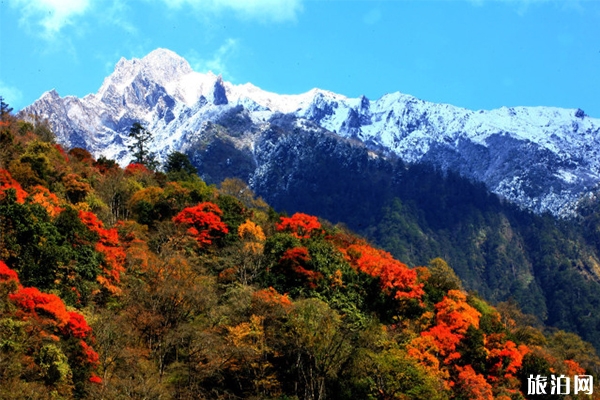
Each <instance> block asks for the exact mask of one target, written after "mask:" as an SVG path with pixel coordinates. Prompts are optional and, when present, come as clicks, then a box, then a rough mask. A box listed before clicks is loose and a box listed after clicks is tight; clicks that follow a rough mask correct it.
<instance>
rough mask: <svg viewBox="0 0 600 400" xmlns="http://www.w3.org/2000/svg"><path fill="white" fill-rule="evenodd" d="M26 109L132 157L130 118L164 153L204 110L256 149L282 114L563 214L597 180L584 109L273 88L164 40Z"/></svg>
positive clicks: (206, 118) (74, 135) (598, 129)
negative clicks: (98, 78)
mask: <svg viewBox="0 0 600 400" xmlns="http://www.w3.org/2000/svg"><path fill="white" fill-rule="evenodd" d="M24 113H25V114H27V113H30V114H33V115H38V116H40V117H42V118H47V119H48V120H49V121H50V123H51V124H52V126H53V128H54V130H55V132H56V133H57V135H58V137H59V140H60V141H61V142H62V143H63V144H65V145H66V146H68V147H72V146H80V147H87V148H88V149H89V150H91V151H92V152H93V153H94V154H95V155H97V156H98V155H100V154H102V155H105V156H108V157H112V158H115V159H117V160H118V161H119V162H121V163H125V162H127V161H128V160H129V154H128V152H127V142H128V140H129V139H128V138H127V131H128V129H129V128H130V126H131V124H132V123H133V122H141V123H143V124H144V125H145V126H146V127H147V128H148V129H150V130H151V131H152V132H154V133H155V135H156V142H155V149H153V150H155V151H157V152H158V153H159V154H162V155H164V154H166V153H167V152H169V151H172V150H181V149H191V148H192V147H193V146H192V147H190V145H189V142H190V141H193V140H197V139H198V138H199V137H200V136H201V135H202V133H201V132H203V129H204V127H205V125H206V124H207V122H214V123H217V124H220V125H224V126H225V127H226V128H227V129H231V130H234V131H236V132H237V134H240V135H244V134H245V132H252V135H250V136H249V137H248V138H246V139H244V140H245V143H246V145H247V146H249V148H251V149H254V148H255V141H256V140H259V139H258V136H256V135H255V133H256V132H262V131H265V130H266V129H267V128H265V129H263V127H264V126H265V124H267V125H268V123H269V121H271V120H272V119H273V118H275V119H279V120H281V115H280V114H283V115H284V116H285V118H286V119H287V120H288V121H292V120H296V121H297V122H298V124H297V126H301V125H302V126H305V125H306V126H309V125H310V124H312V126H318V127H319V129H326V130H328V131H330V132H333V133H335V134H337V135H339V136H342V137H344V138H351V139H358V140H360V141H362V142H364V143H365V144H366V145H367V146H369V147H370V148H371V149H373V150H375V151H383V152H384V153H386V154H389V153H395V154H396V155H398V156H400V157H401V158H402V159H404V160H405V161H408V162H420V161H425V162H429V163H432V164H434V165H436V166H437V167H438V168H441V169H451V170H454V171H456V172H459V173H460V174H462V175H464V176H466V177H469V178H471V179H473V180H476V181H481V182H484V183H485V184H486V185H487V187H488V188H489V189H490V190H492V191H493V192H495V193H497V194H500V195H502V196H503V197H505V198H507V199H509V200H511V201H514V202H516V203H517V204H520V205H521V206H524V207H527V208H529V209H531V210H534V211H536V212H543V211H550V212H552V213H554V214H557V215H559V214H568V213H569V212H570V211H571V210H572V209H573V204H575V202H576V201H577V199H578V198H579V197H580V196H581V195H583V194H585V193H589V192H590V191H591V190H592V189H593V188H594V187H595V186H596V185H598V184H599V183H600V150H598V149H600V120H598V119H594V118H590V117H588V116H586V115H585V113H584V112H583V111H582V110H573V109H560V108H553V107H502V108H499V109H496V110H490V111H484V110H479V111H472V110H467V109H464V108H460V107H455V106H452V105H450V104H437V103H431V102H427V101H423V100H420V99H418V98H416V97H413V96H410V95H407V94H403V93H400V92H394V93H389V94H386V95H384V96H382V97H381V98H379V99H377V100H369V99H368V98H366V97H365V96H361V97H359V98H348V97H346V96H343V95H340V94H336V93H333V92H330V91H326V90H322V89H318V88H315V89H312V90H309V91H308V92H306V93H302V94H292V95H290V94H278V93H273V92H269V91H265V90H262V89H260V88H259V87H257V86H255V85H253V84H251V83H246V84H243V85H235V84H232V83H230V82H226V81H224V80H223V79H222V77H221V76H220V75H215V74H213V73H212V72H208V73H206V74H202V73H199V72H196V71H194V70H193V69H192V68H191V67H190V65H189V63H188V62H187V61H186V60H185V59H183V58H182V57H180V56H179V55H177V54H175V53H174V52H172V51H170V50H166V49H157V50H155V51H153V52H152V53H150V54H148V55H147V56H146V57H144V58H142V59H135V58H134V59H131V60H127V59H124V58H123V59H121V60H120V61H119V62H118V63H117V65H116V67H115V70H114V72H113V73H112V74H111V75H110V76H108V77H107V78H106V79H105V80H104V83H103V84H102V86H101V87H100V90H99V91H98V93H96V94H91V95H88V96H86V97H84V98H83V99H78V98H75V97H69V96H67V97H64V98H61V97H60V96H59V95H58V93H56V91H50V92H47V93H45V94H44V95H43V96H42V98H40V99H39V100H38V101H37V102H35V103H34V104H33V105H31V106H30V107H28V108H26V109H25V110H24ZM305 123H306V124H305ZM289 126H293V124H292V125H289ZM186 151H187V150H186ZM190 151H192V150H190ZM253 151H254V150H253ZM254 156H256V157H257V159H259V158H260V155H258V154H255V155H254Z"/></svg>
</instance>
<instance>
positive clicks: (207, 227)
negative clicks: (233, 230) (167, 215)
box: [173, 202, 229, 246]
mask: <svg viewBox="0 0 600 400" xmlns="http://www.w3.org/2000/svg"><path fill="white" fill-rule="evenodd" d="M221 215H223V212H222V211H221V209H220V208H219V206H217V205H216V204H214V203H211V202H204V203H200V204H198V205H197V206H194V207H187V208H184V209H183V210H182V211H181V212H180V213H179V214H177V215H176V216H175V217H173V222H175V223H176V224H179V225H184V226H187V227H188V229H187V232H188V233H189V234H190V235H191V236H192V237H193V238H194V239H196V241H197V242H198V244H199V245H200V246H204V245H210V244H212V241H213V240H214V239H216V238H219V237H221V236H223V235H225V234H227V233H229V229H227V225H225V223H224V222H223V221H221Z"/></svg>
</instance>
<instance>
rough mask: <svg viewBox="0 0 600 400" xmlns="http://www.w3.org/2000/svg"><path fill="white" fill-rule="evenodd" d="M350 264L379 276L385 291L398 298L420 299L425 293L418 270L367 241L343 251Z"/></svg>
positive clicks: (376, 276)
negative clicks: (419, 279) (368, 243)
mask: <svg viewBox="0 0 600 400" xmlns="http://www.w3.org/2000/svg"><path fill="white" fill-rule="evenodd" d="M342 252H343V253H345V255H346V258H347V259H348V261H349V262H350V264H351V265H352V266H353V267H355V268H356V269H358V270H359V271H361V272H364V273H366V274H368V275H371V276H372V277H375V278H379V280H380V281H381V287H382V289H383V291H384V292H385V293H388V294H392V295H393V296H394V297H395V298H396V299H402V298H405V299H420V298H421V296H423V294H424V293H425V292H424V291H423V284H422V283H418V281H417V272H416V271H415V270H412V269H410V268H408V267H407V266H406V265H405V264H403V263H401V262H400V261H398V260H395V259H394V258H393V257H392V255H391V254H390V253H388V252H385V251H382V250H377V249H375V248H373V247H371V246H369V245H367V244H365V243H358V244H352V245H350V246H349V247H348V248H347V249H344V250H343V251H342Z"/></svg>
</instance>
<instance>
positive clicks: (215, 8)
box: [163, 0, 302, 22]
mask: <svg viewBox="0 0 600 400" xmlns="http://www.w3.org/2000/svg"><path fill="white" fill-rule="evenodd" d="M163 1H164V2H165V3H166V4H167V5H168V6H169V7H173V8H179V7H181V6H184V5H188V6H191V7H193V8H195V9H197V10H201V11H212V12H221V11H234V12H235V13H236V14H237V16H238V17H240V18H243V19H258V20H261V21H265V22H284V21H290V20H295V19H296V16H297V14H298V13H300V12H301V11H302V0H163Z"/></svg>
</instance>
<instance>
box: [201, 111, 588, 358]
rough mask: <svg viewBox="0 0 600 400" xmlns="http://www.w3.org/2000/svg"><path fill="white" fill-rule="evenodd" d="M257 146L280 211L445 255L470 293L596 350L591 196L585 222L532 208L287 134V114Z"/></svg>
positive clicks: (359, 151)
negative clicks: (512, 305) (508, 304)
mask: <svg viewBox="0 0 600 400" xmlns="http://www.w3.org/2000/svg"><path fill="white" fill-rule="evenodd" d="M222 137H225V138H226V136H225V135H223V136H222ZM257 146H259V150H258V151H257V153H258V154H264V153H267V151H261V147H270V149H269V151H268V154H269V156H268V160H266V161H263V160H259V163H261V165H266V167H264V168H263V169H262V170H261V174H258V175H257V176H255V177H253V181H252V184H253V185H254V188H255V190H256V192H257V193H258V194H260V195H261V196H263V197H264V198H265V199H266V200H267V201H268V202H269V204H271V205H272V206H273V207H275V208H276V209H277V210H287V211H288V212H290V213H292V212H305V213H309V214H315V215H319V216H321V217H323V218H326V219H328V220H329V221H332V222H335V223H344V224H345V225H347V226H348V227H349V228H351V229H352V230H353V231H355V232H358V233H360V234H361V235H363V236H365V237H367V238H369V239H370V240H372V241H373V242H374V243H376V244H377V245H379V246H381V247H382V248H384V249H386V250H387V251H389V252H391V253H392V254H393V255H394V256H395V257H396V258H397V259H399V260H402V261H404V262H405V263H406V264H408V265H410V266H413V267H414V266H419V265H425V264H427V262H428V261H429V260H431V259H432V258H435V257H442V258H443V259H445V260H446V261H447V262H448V263H449V264H450V265H452V268H453V269H454V271H455V272H456V273H457V274H458V276H459V277H460V278H461V279H462V280H463V282H464V284H465V287H466V288H467V289H468V290H473V291H477V292H478V293H479V295H481V296H482V297H483V298H485V299H487V300H489V301H492V302H499V301H508V300H511V299H512V300H514V301H516V302H517V303H518V304H519V306H520V307H521V308H522V309H523V310H524V311H526V312H527V313H530V314H534V315H536V316H537V317H538V318H539V319H540V321H543V322H544V323H546V324H548V325H550V326H554V327H557V328H559V329H565V330H569V331H572V332H576V333H578V334H579V335H581V336H583V337H584V338H585V339H586V340H588V341H590V342H592V343H593V344H594V345H595V346H596V347H597V348H599V347H600V314H598V313H596V312H594V310H598V307H599V306H600V257H599V256H600V253H599V251H600V247H599V246H598V243H600V240H599V238H600V235H599V234H598V232H599V231H600V230H599V228H598V227H599V226H600V225H599V223H598V221H600V217H598V216H599V215H600V213H599V212H598V210H599V209H600V208H599V207H598V201H597V198H590V199H589V200H588V201H587V202H586V204H585V205H584V206H582V211H581V212H582V213H583V214H584V215H585V218H584V220H583V223H580V222H582V221H575V220H559V219H557V218H555V217H553V216H551V215H549V214H544V215H538V214H534V213H531V212H528V211H526V210H522V209H520V208H518V207H516V206H515V205H513V204H511V203H510V202H506V201H503V200H502V199H501V198H499V197H498V196H496V195H494V194H491V193H490V192H489V190H487V188H486V187H485V186H484V185H483V184H482V183H474V182H472V181H470V180H468V179H466V178H463V177H461V176H459V175H458V174H456V173H453V172H451V171H441V170H438V169H435V168H434V167H432V166H430V165H428V164H407V163H404V162H403V161H402V160H400V159H398V158H394V157H393V156H388V157H383V156H381V155H378V154H375V153H373V152H370V151H369V150H368V149H367V148H365V146H362V145H360V144H358V145H357V144H356V143H354V142H352V141H344V140H340V139H339V138H337V137H335V136H334V135H331V134H329V135H328V134H326V133H322V132H319V131H316V130H312V131H309V130H304V131H299V132H297V131H292V130H291V129H289V128H288V126H287V125H286V123H285V121H283V122H280V121H277V125H274V127H273V128H272V129H271V130H270V131H267V132H266V133H265V134H264V136H263V138H262V140H261V141H259V142H258V144H257ZM201 154H202V156H204V153H201ZM201 165H204V164H201ZM299 165H301V168H300V167H298V166H299Z"/></svg>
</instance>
